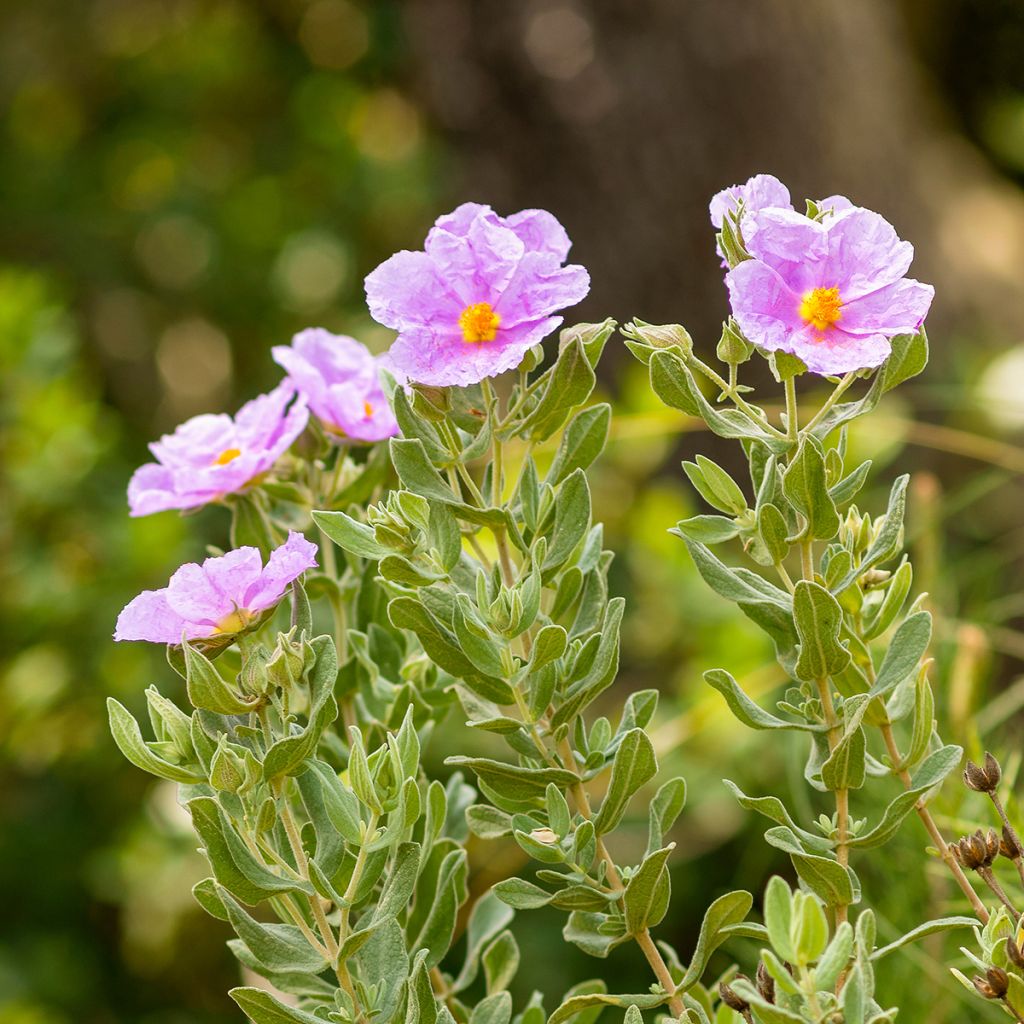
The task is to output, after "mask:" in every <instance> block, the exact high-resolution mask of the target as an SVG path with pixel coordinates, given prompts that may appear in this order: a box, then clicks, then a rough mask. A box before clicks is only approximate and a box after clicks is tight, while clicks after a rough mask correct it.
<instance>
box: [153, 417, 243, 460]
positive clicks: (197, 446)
mask: <svg viewBox="0 0 1024 1024" xmlns="http://www.w3.org/2000/svg"><path fill="white" fill-rule="evenodd" d="M234 438H235V425H234V423H233V422H232V420H231V417H230V416H226V415H224V414H223V413H219V414H216V415H215V414H213V413H203V414H202V415H200V416H193V417H192V418H191V419H188V420H186V421H185V422H184V423H182V424H181V425H180V426H179V427H178V428H177V429H176V430H175V431H174V433H173V434H165V435H164V436H163V437H161V438H160V440H159V441H154V442H153V443H152V444H151V445H150V446H149V450H150V451H151V452H152V453H153V455H154V456H156V458H157V461H159V462H162V463H165V464H168V465H173V464H175V463H181V464H184V465H189V466H206V465H209V464H210V462H212V461H213V460H214V459H215V458H216V457H217V456H218V455H219V454H220V453H221V452H222V451H224V449H225V448H230V447H231V446H232V445H233V443H234Z"/></svg>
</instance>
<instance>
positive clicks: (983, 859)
mask: <svg viewBox="0 0 1024 1024" xmlns="http://www.w3.org/2000/svg"><path fill="white" fill-rule="evenodd" d="M999 845H1000V843H999V836H998V834H997V833H996V831H995V829H989V831H988V834H987V835H986V834H985V833H984V832H982V831H981V829H978V831H977V832H975V833H973V834H972V835H969V836H963V837H962V838H961V839H958V840H957V841H956V842H955V843H950V844H949V850H950V853H952V854H953V856H954V857H955V858H956V859H957V861H958V862H959V863H960V865H961V866H962V867H965V868H967V869H968V870H969V871H977V870H979V869H980V868H987V867H990V866H991V864H992V861H994V860H995V859H996V856H997V855H998V854H999Z"/></svg>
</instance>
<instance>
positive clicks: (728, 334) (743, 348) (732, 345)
mask: <svg viewBox="0 0 1024 1024" xmlns="http://www.w3.org/2000/svg"><path fill="white" fill-rule="evenodd" d="M753 354H754V346H753V345H751V344H750V342H749V341H747V339H746V338H744V337H743V334H742V333H741V332H740V329H739V325H738V324H737V323H736V321H735V320H734V319H733V318H732V317H729V319H728V320H727V321H726V322H725V323H724V324H722V337H721V338H720V339H719V341H718V348H716V349H715V355H717V356H718V358H719V359H720V360H721V361H722V362H723V363H727V364H728V365H729V366H739V365H740V363H745V362H746V361H747V360H748V359H749V358H750V357H751V356H752V355H753Z"/></svg>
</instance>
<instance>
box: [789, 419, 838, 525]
mask: <svg viewBox="0 0 1024 1024" xmlns="http://www.w3.org/2000/svg"><path fill="white" fill-rule="evenodd" d="M782 491H783V493H784V494H785V495H786V497H787V498H788V499H789V500H790V502H791V503H792V504H793V507H794V508H795V509H796V510H797V511H798V512H799V513H800V515H801V516H803V518H804V522H805V523H806V528H805V530H804V531H803V533H802V536H804V537H810V538H814V539H817V540H829V539H831V538H832V537H834V536H835V535H836V534H837V533H838V532H839V514H838V513H837V512H836V506H835V502H834V501H833V500H832V497H831V495H830V494H829V492H828V483H827V480H826V477H825V459H824V455H823V454H822V451H821V448H820V447H819V445H818V444H817V442H815V441H814V440H813V439H812V438H811V437H810V436H809V435H806V434H805V435H804V436H803V437H802V438H801V439H800V445H799V447H798V448H797V450H796V455H795V456H794V458H793V459H792V461H791V462H790V463H789V465H788V466H787V467H786V469H785V471H784V472H783V474H782Z"/></svg>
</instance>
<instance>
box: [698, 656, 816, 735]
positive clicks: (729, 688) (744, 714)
mask: <svg viewBox="0 0 1024 1024" xmlns="http://www.w3.org/2000/svg"><path fill="white" fill-rule="evenodd" d="M704 680H705V682H707V683H709V684H710V685H711V686H713V687H714V688H715V689H716V690H718V692H719V693H720V694H721V695H722V696H723V697H725V699H726V702H727V703H728V705H729V710H730V711H732V713H733V714H734V715H735V716H736V718H738V719H739V720H740V721H741V722H742V723H743V724H744V725H745V726H747V728H749V729H798V730H800V731H801V732H822V731H823V729H824V726H822V725H818V724H816V723H810V722H792V721H789V720H788V719H784V718H778V717H777V716H775V715H773V714H771V713H770V712H768V711H765V710H764V708H762V707H761V706H760V705H759V704H755V703H754V701H752V700H751V699H750V698H749V697H748V696H747V695H746V694H745V693H744V692H743V690H742V689H741V688H740V685H739V683H737V682H736V680H735V679H733V677H732V676H731V675H730V674H729V673H728V672H726V671H725V669H721V668H713V669H710V670H709V671H707V672H705V673H704Z"/></svg>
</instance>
